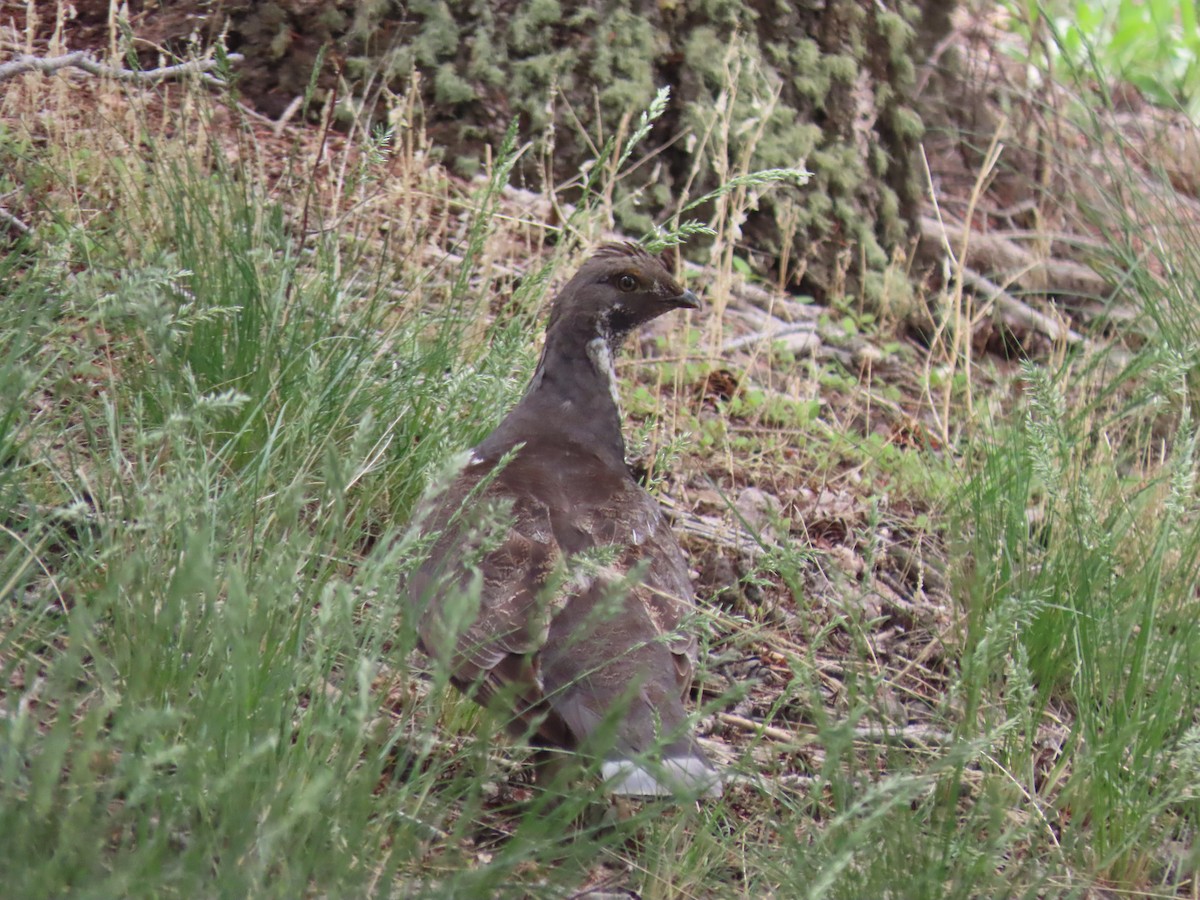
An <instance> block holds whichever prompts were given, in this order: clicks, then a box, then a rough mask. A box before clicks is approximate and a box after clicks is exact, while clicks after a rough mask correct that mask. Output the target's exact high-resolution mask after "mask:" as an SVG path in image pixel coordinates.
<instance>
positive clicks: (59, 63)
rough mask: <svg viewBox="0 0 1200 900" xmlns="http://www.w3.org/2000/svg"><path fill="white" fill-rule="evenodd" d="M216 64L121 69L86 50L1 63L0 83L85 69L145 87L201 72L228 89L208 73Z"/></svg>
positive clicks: (202, 76) (193, 62)
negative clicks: (27, 75) (30, 75)
mask: <svg viewBox="0 0 1200 900" xmlns="http://www.w3.org/2000/svg"><path fill="white" fill-rule="evenodd" d="M242 58H243V57H242V55H241V54H240V53H230V54H229V55H228V56H227V57H226V59H228V60H229V61H230V62H239V61H241V60H242ZM216 64H217V61H216V60H215V59H193V60H189V61H188V62H183V63H177V64H175V65H173V66H161V67H159V68H157V69H145V70H138V69H123V68H121V67H119V66H110V65H106V64H105V63H101V62H97V61H96V60H94V59H92V57H91V56H90V55H89V54H88V53H87V51H85V50H76V51H75V52H73V53H66V54H63V55H62V56H51V57H49V58H45V57H40V56H21V57H18V58H17V59H15V60H13V61H12V62H7V63H3V64H0V81H4V80H6V79H8V78H14V77H15V76H17V75H20V74H22V73H24V72H45V73H47V74H51V73H54V72H57V71H59V70H60V69H68V68H73V69H82V70H83V71H84V72H87V73H88V74H89V75H100V76H106V77H108V78H115V79H117V80H118V81H132V82H137V83H141V84H146V83H150V84H157V83H158V82H160V81H167V80H169V79H172V78H182V77H184V76H185V75H192V74H195V73H200V80H201V81H203V82H204V83H205V84H208V85H212V86H213V87H224V86H225V82H224V81H223V80H222V79H220V78H217V77H215V76H213V75H209V74H208V70H209V69H211V68H213V67H214V66H215V65H216Z"/></svg>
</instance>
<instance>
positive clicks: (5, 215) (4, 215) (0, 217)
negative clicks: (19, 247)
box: [0, 206, 33, 234]
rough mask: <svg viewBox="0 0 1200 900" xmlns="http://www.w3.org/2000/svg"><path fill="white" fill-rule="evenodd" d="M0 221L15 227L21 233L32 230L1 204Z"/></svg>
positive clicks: (27, 232)
mask: <svg viewBox="0 0 1200 900" xmlns="http://www.w3.org/2000/svg"><path fill="white" fill-rule="evenodd" d="M0 222H4V223H5V224H7V225H8V226H9V227H10V228H15V229H16V230H17V231H19V232H21V234H29V233H30V232H31V231H32V230H33V229H31V228H30V227H29V226H28V225H26V224H25V223H24V222H22V221H21V220H20V219H18V218H17V217H16V216H14V215H13V214H12V213H10V212H9V211H8V210H7V209H5V208H4V207H3V206H0Z"/></svg>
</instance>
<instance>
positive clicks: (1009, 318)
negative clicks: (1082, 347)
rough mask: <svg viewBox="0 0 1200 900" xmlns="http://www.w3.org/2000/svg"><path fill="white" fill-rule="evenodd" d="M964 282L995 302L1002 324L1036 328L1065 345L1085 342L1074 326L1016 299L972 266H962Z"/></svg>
mask: <svg viewBox="0 0 1200 900" xmlns="http://www.w3.org/2000/svg"><path fill="white" fill-rule="evenodd" d="M963 281H964V282H965V283H966V284H968V285H970V286H971V287H972V288H974V289H975V290H977V291H979V292H980V293H982V294H985V295H986V299H987V302H988V303H995V304H996V308H997V309H998V310H1000V316H1001V318H1002V319H1003V320H1004V324H1005V325H1007V326H1008V327H1009V328H1010V329H1012V330H1014V331H1020V330H1030V331H1037V332H1040V333H1042V334H1044V335H1045V336H1046V337H1048V338H1050V340H1052V341H1065V342H1066V343H1068V344H1081V343H1084V337H1083V335H1081V334H1080V333H1079V332H1077V331H1075V330H1074V329H1073V328H1069V327H1067V326H1065V325H1063V324H1062V323H1061V322H1059V321H1058V320H1057V319H1054V318H1051V317H1050V316H1048V315H1046V314H1045V313H1040V312H1038V311H1037V310H1036V309H1034V308H1033V307H1031V306H1030V305H1029V304H1028V303H1025V302H1023V301H1021V300H1018V299H1017V298H1016V297H1014V296H1013V295H1012V294H1010V293H1009V292H1008V291H1006V290H1005V289H1004V288H1002V287H1000V285H998V284H996V283H995V282H994V281H991V280H990V279H988V278H985V277H984V276H982V275H980V274H979V273H978V272H975V271H972V270H971V269H963Z"/></svg>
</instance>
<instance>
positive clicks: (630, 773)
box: [600, 756, 724, 797]
mask: <svg viewBox="0 0 1200 900" xmlns="http://www.w3.org/2000/svg"><path fill="white" fill-rule="evenodd" d="M654 768H656V769H658V770H659V771H658V772H657V773H655V772H651V771H650V770H649V769H648V768H646V767H644V766H642V765H641V764H639V763H636V762H634V761H633V760H629V759H610V760H606V761H605V762H604V764H603V765H602V766H601V767H600V777H601V778H603V779H604V789H605V790H607V791H608V792H609V793H611V794H623V795H625V796H630V797H664V796H667V797H669V796H671V795H672V794H674V793H676V792H682V793H691V792H694V791H701V792H702V794H703V796H705V797H720V796H721V793H722V791H723V789H724V786H723V784H722V783H721V776H720V773H718V772H717V771H716V770H715V769H714V768H713V767H712V766H711V765H709V764H708V763H706V762H705V761H704V760H702V759H700V758H699V757H696V756H673V757H669V758H667V759H664V760H662V761H661V762H659V763H657V764H655V765H654Z"/></svg>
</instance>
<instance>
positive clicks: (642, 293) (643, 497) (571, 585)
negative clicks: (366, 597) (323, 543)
mask: <svg viewBox="0 0 1200 900" xmlns="http://www.w3.org/2000/svg"><path fill="white" fill-rule="evenodd" d="M697 305H698V302H697V300H696V297H695V295H694V294H692V293H691V292H690V291H686V290H684V288H683V287H682V286H681V285H679V284H678V283H677V282H676V281H675V280H674V279H673V278H672V277H671V275H670V274H669V273H668V272H667V270H666V269H665V268H664V267H663V265H662V263H661V262H660V261H659V260H658V259H656V258H654V257H652V256H650V255H649V254H647V253H645V252H644V251H643V250H641V249H640V248H638V247H636V246H634V245H630V244H609V245H605V246H604V247H602V248H600V250H599V251H598V252H596V253H595V255H593V256H592V257H591V258H590V259H589V260H588V261H587V262H586V263H585V264H584V265H583V266H582V267H581V268H580V270H579V271H578V273H576V275H575V277H574V278H572V279H571V281H570V282H568V284H567V285H566V286H565V287H564V288H563V290H562V292H561V293H560V294H559V295H558V297H557V298H556V300H555V302H554V305H553V308H552V310H551V313H550V320H549V323H548V325H547V330H546V344H545V348H544V350H543V352H542V358H541V361H540V362H539V364H538V367H537V370H536V371H535V372H534V375H533V378H532V380H531V382H530V384H529V387H528V389H527V390H526V392H525V394H524V396H523V397H522V399H521V401H520V402H519V403H518V404H517V406H516V407H515V408H514V409H513V410H512V411H511V412H510V413H509V414H508V415H507V416H506V417H505V418H504V420H503V421H502V422H501V423H500V425H499V426H497V428H496V429H495V431H493V432H492V433H491V434H490V435H488V437H487V438H485V439H484V440H483V441H482V442H481V443H480V444H479V445H478V446H477V447H475V448H474V450H473V451H472V452H471V456H470V459H469V462H468V463H467V465H466V467H465V468H464V469H463V470H462V471H461V473H460V474H459V475H458V477H457V479H456V480H455V481H454V483H453V484H452V485H451V486H450V487H449V489H448V490H447V491H446V492H445V493H444V494H443V495H442V496H441V497H440V498H439V499H438V500H437V501H436V505H435V506H434V507H433V509H432V511H431V512H430V514H429V517H428V518H427V520H426V522H425V526H424V527H425V529H426V531H427V532H428V533H436V534H439V537H438V538H437V540H436V541H435V544H434V546H433V549H432V551H431V553H430V556H429V558H428V560H427V561H426V562H425V564H424V565H423V566H421V568H420V570H419V571H418V572H417V573H416V575H415V576H414V578H413V579H412V582H411V584H410V586H409V596H410V600H411V602H412V604H413V608H414V610H415V612H416V615H417V623H418V633H419V635H420V638H421V643H422V646H423V647H424V649H425V650H426V652H428V653H429V654H430V655H431V656H433V657H434V658H435V659H438V660H439V661H441V662H442V663H443V664H446V665H448V666H449V667H450V671H451V677H452V680H453V682H454V683H455V685H456V686H458V687H459V688H460V689H461V690H463V691H465V692H467V693H468V694H469V695H470V696H472V697H473V698H474V699H476V700H477V701H479V702H480V703H484V704H491V705H499V704H501V703H503V704H506V708H507V709H509V710H512V712H513V729H512V730H514V731H515V732H521V733H526V734H529V735H530V736H531V738H532V739H533V740H534V741H535V742H537V743H540V744H542V745H544V746H551V747H563V748H567V749H577V748H580V747H581V746H584V745H586V743H587V741H588V739H589V737H590V736H591V735H592V734H593V733H594V732H595V731H596V730H597V728H598V727H600V724H601V722H603V721H604V720H605V718H606V717H608V716H610V715H612V714H614V713H618V712H619V715H617V717H616V721H615V728H614V729H613V737H614V740H613V742H612V747H611V748H610V749H609V750H608V751H607V755H606V759H605V761H604V766H603V773H604V775H605V777H606V778H607V779H608V780H609V781H608V783H609V787H610V789H611V790H613V791H614V792H617V793H625V794H659V793H671V792H672V791H673V789H676V788H682V789H685V790H689V789H690V790H692V791H695V790H706V791H708V792H710V793H717V792H719V790H720V782H719V780H718V778H717V777H716V773H715V771H714V770H713V768H712V766H711V765H710V763H709V762H708V761H707V760H706V759H705V757H704V754H703V753H702V752H701V751H700V749H699V747H698V746H697V744H696V741H695V739H694V737H693V736H692V735H691V734H690V733H689V732H688V730H687V727H686V725H687V714H686V711H685V709H684V705H683V697H684V696H686V694H687V691H688V687H689V684H690V682H691V677H692V670H693V665H694V661H695V656H696V639H695V636H694V635H691V634H686V633H682V632H680V630H679V628H680V625H681V623H682V621H683V619H684V617H685V616H686V615H687V614H688V613H689V611H690V610H691V609H692V605H693V602H694V601H693V595H692V589H691V584H690V582H689V579H688V572H687V565H686V563H685V561H684V558H683V553H682V551H681V550H680V548H679V544H678V543H677V542H676V540H675V537H674V535H673V534H672V532H671V529H670V526H669V525H668V523H667V522H666V520H665V518H664V517H663V514H662V511H661V510H660V508H659V506H658V503H657V502H655V500H654V498H652V497H651V496H650V495H649V494H647V493H646V491H645V490H643V488H642V487H641V486H640V485H639V484H638V483H637V482H636V481H634V479H633V477H632V476H631V475H630V472H629V469H628V467H627V465H626V462H625V442H624V439H623V437H622V434H621V416H620V410H619V407H618V400H617V389H616V383H615V375H614V374H613V366H612V360H613V356H614V355H615V354H616V352H617V350H618V349H619V348H620V346H621V343H622V341H623V340H624V338H625V337H626V335H628V334H629V333H630V332H631V331H632V330H634V329H635V328H637V327H638V326H640V325H642V324H644V323H645V322H648V321H650V320H651V319H653V318H655V317H657V316H659V315H661V314H663V313H665V312H669V311H670V310H672V309H678V308H681V307H683V308H695V307H696V306H697ZM506 455H508V456H510V458H509V461H508V463H507V464H506V465H504V466H503V467H502V468H500V469H499V471H498V472H497V471H496V470H497V466H498V464H499V463H500V462H501V461H502V459H503V458H504V457H505V456H506ZM497 508H499V509H500V510H501V512H502V513H505V514H506V516H507V517H506V518H505V519H504V520H503V521H504V522H505V523H511V524H510V527H508V528H507V530H506V531H505V530H503V529H502V530H501V533H500V534H499V535H495V534H492V535H491V537H490V541H489V531H491V532H495V531H496V529H495V527H492V528H491V529H489V528H488V527H487V526H488V521H489V515H488V514H487V511H489V510H492V511H493V512H492V513H491V515H490V521H491V522H492V523H493V525H494V523H495V521H496V519H497V515H496V513H495V512H494V510H495V509H497ZM464 597H466V598H471V600H468V601H465V602H464V599H463V598H464ZM476 597H477V599H478V611H477V614H475V615H473V616H472V615H471V614H470V613H474V612H475V611H474V610H473V609H472V610H469V611H468V610H466V609H465V605H470V604H471V602H472V601H473V600H474V598H476ZM610 727H611V726H610ZM664 744H665V746H663V745H664ZM655 748H658V750H659V752H658V754H657V756H658V758H657V759H656V760H655V761H654V762H653V763H651V764H649V765H648V766H638V765H635V764H634V763H632V762H631V761H630V760H631V759H632V758H633V757H639V756H642V755H643V754H645V753H647V751H653V750H654V749H655Z"/></svg>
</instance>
